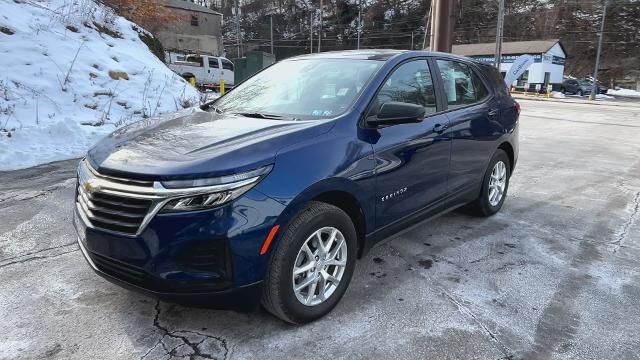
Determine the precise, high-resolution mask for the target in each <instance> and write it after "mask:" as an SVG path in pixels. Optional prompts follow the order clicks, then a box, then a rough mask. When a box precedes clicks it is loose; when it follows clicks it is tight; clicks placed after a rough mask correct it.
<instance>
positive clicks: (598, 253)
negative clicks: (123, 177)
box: [0, 100, 640, 359]
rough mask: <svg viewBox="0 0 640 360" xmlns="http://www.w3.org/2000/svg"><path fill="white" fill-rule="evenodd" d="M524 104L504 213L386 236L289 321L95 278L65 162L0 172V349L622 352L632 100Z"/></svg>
mask: <svg viewBox="0 0 640 360" xmlns="http://www.w3.org/2000/svg"><path fill="white" fill-rule="evenodd" d="M521 103H522V107H523V114H522V117H521V127H520V138H521V151H520V159H519V163H518V166H517V168H516V172H515V174H514V177H513V178H512V183H511V187H510V189H509V198H508V199H507V202H506V203H505V206H504V208H503V210H502V212H500V213H499V214H497V215H496V216H494V217H491V218H489V219H480V218H472V217H469V216H466V215H463V214H460V213H452V214H448V215H446V216H444V217H442V218H439V219H435V220H432V221H430V222H426V223H421V224H418V225H417V226H414V227H412V228H410V229H407V230H406V231H405V232H403V233H401V234H397V236H395V237H394V238H393V239H390V240H388V241H386V242H384V243H383V244H381V245H379V246H377V247H375V248H374V249H373V250H372V251H371V252H370V253H369V254H368V255H367V256H366V257H365V258H364V259H362V260H360V261H359V262H358V264H357V266H356V273H355V274H354V277H353V280H352V283H351V286H350V288H349V290H348V291H347V293H346V295H345V297H344V298H343V300H342V302H341V303H340V304H339V305H338V306H337V307H336V309H335V310H334V311H333V312H332V313H330V314H329V315H328V316H327V317H325V318H323V319H321V320H319V321H317V322H314V323H312V324H308V325H305V326H300V327H294V326H290V325H287V324H285V323H283V322H281V321H279V320H277V319H276V318H274V317H272V316H270V315H269V314H268V313H266V312H265V311H264V310H262V309H257V310H255V311H254V312H252V313H249V314H239V313H234V312H228V311H214V310H206V309H193V308H185V307H181V306H178V305H173V304H169V303H163V302H158V301H156V300H153V299H150V298H146V297H144V296H142V295H139V294H136V293H132V292H129V291H127V290H124V289H122V288H119V287H117V286H115V285H112V284H110V283H108V282H107V281H105V280H103V279H101V278H100V277H98V276H97V275H95V274H93V272H92V271H91V270H90V269H89V267H88V266H87V264H86V263H85V260H84V259H83V258H82V255H81V254H80V252H79V251H78V248H77V245H76V237H75V234H74V231H73V226H72V224H71V214H72V207H73V186H74V180H73V177H74V171H75V164H76V163H77V160H70V161H63V162H57V163H52V164H47V165H43V166H39V167H36V168H31V169H26V170H20V171H13V172H0V219H2V221H0V284H2V290H1V291H0V319H2V321H1V322H0V359H178V358H185V359H253V358H261V359H281V358H317V357H323V358H335V359H374V358H397V359H425V358H439V359H442V358H444V359H459V358H465V359H468V358H475V359H565V358H576V359H602V358H610V359H613V358H615V359H635V358H637V356H638V350H639V349H640V306H638V303H639V302H640V156H639V155H640V107H638V106H631V105H629V106H616V107H613V106H606V105H597V106H596V105H582V104H565V103H554V102H549V103H544V102H540V101H527V100H521Z"/></svg>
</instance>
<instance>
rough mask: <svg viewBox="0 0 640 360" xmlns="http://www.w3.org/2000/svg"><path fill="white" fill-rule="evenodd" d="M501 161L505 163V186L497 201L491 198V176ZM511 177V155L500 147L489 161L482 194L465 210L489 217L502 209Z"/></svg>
mask: <svg viewBox="0 0 640 360" xmlns="http://www.w3.org/2000/svg"><path fill="white" fill-rule="evenodd" d="M500 162H502V164H503V165H504V174H503V176H504V187H503V190H502V195H501V197H500V199H499V200H498V201H497V202H496V201H495V199H493V201H492V199H491V195H492V192H491V178H492V175H494V174H493V172H494V170H495V168H496V166H498V165H497V164H498V163H500ZM500 178H502V177H500ZM510 178H511V164H510V161H509V157H508V156H507V153H505V152H504V151H503V150H501V149H498V150H496V152H495V153H494V154H493V157H492V158H491V161H490V162H489V166H488V167H487V170H486V171H485V174H484V179H483V181H482V190H481V191H480V196H479V197H478V198H477V199H476V200H474V201H473V202H471V203H469V204H468V205H467V206H466V207H465V210H467V211H466V212H467V213H469V214H471V215H475V216H482V217H488V216H491V215H493V214H495V213H497V212H498V211H500V209H501V208H502V204H504V201H505V199H506V198H507V190H509V179H510Z"/></svg>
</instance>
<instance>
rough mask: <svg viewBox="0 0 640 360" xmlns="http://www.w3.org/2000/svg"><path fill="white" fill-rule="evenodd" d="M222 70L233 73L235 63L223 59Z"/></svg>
mask: <svg viewBox="0 0 640 360" xmlns="http://www.w3.org/2000/svg"><path fill="white" fill-rule="evenodd" d="M222 68H223V69H225V70H231V71H233V63H232V62H231V61H229V60H227V59H222Z"/></svg>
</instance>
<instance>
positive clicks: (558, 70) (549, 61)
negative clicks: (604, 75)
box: [451, 39, 567, 90]
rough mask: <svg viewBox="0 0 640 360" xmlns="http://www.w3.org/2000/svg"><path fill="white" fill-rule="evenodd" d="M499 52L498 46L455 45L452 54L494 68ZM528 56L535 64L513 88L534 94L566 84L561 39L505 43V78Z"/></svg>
mask: <svg viewBox="0 0 640 360" xmlns="http://www.w3.org/2000/svg"><path fill="white" fill-rule="evenodd" d="M495 48H496V44H495V43H484V44H468V45H453V50H452V51H451V52H452V53H454V54H458V55H463V56H468V57H470V58H472V59H475V60H478V61H482V62H488V63H491V64H493V63H494V59H495ZM524 54H528V55H531V56H533V58H534V60H535V62H534V63H533V65H531V66H530V67H529V69H527V71H525V72H524V74H522V76H521V77H520V78H518V80H516V81H514V82H513V86H515V87H517V88H525V89H528V90H533V89H536V88H538V89H544V88H546V86H547V85H549V84H551V85H552V86H553V85H554V84H558V85H556V86H559V84H560V83H562V76H563V74H564V64H565V59H566V57H567V55H566V52H565V50H564V47H563V46H562V44H561V43H560V40H559V39H553V40H536V41H513V42H504V43H502V59H501V61H500V72H501V73H502V74H503V76H504V74H506V72H507V71H509V68H510V67H511V64H512V63H513V61H514V60H515V59H516V58H517V57H518V56H520V55H524Z"/></svg>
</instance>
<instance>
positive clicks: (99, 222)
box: [76, 185, 152, 235]
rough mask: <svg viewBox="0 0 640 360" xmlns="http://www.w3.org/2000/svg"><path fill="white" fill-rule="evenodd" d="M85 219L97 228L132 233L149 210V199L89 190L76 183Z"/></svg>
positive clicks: (78, 200) (79, 202) (78, 198)
mask: <svg viewBox="0 0 640 360" xmlns="http://www.w3.org/2000/svg"><path fill="white" fill-rule="evenodd" d="M76 201H77V203H78V204H79V205H80V209H81V210H82V212H83V213H84V215H85V217H86V219H87V220H88V221H89V222H90V223H91V225H93V226H94V227H95V228H98V229H105V230H109V231H115V232H119V233H124V234H129V235H134V234H136V233H137V232H138V229H139V228H140V225H141V224H142V221H143V220H144V218H145V216H146V215H147V213H148V212H149V208H150V207H151V202H152V201H151V200H148V199H134V198H130V197H124V196H119V195H113V194H106V193H101V192H97V191H96V192H91V191H87V190H85V189H84V188H83V187H82V186H81V185H78V197H77V199H76Z"/></svg>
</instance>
